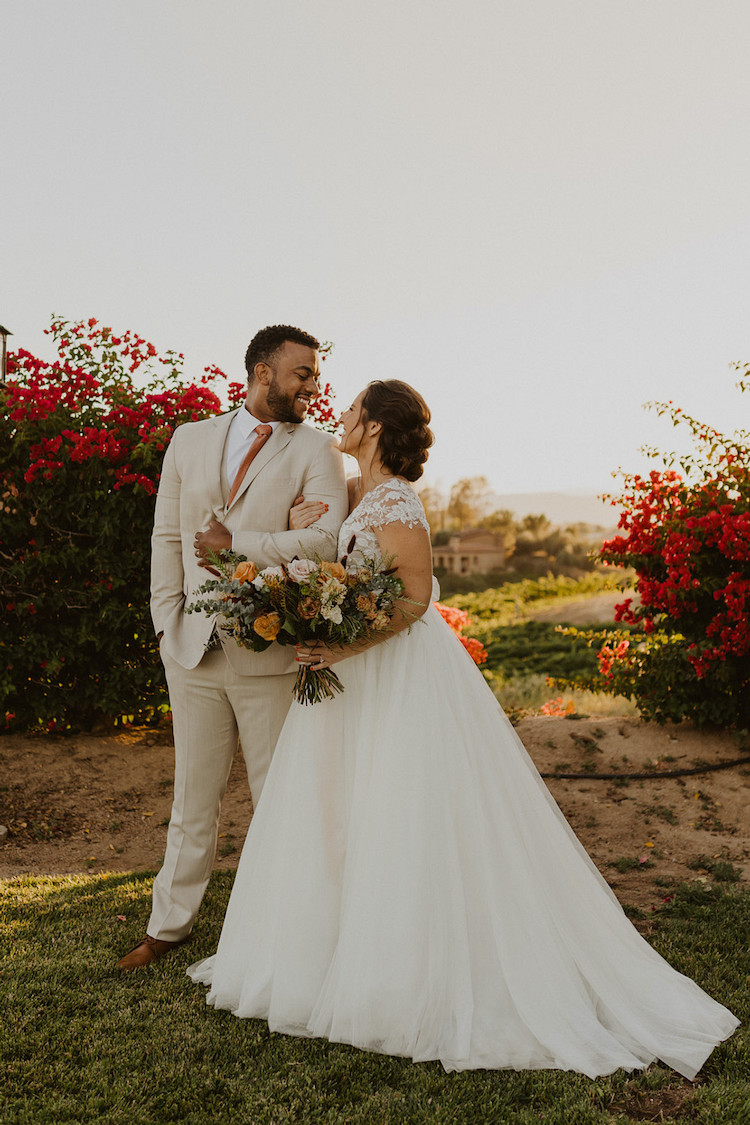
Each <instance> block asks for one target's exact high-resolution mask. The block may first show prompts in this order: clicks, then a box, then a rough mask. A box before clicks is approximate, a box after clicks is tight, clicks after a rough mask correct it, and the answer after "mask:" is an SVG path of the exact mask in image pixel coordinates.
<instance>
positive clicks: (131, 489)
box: [0, 317, 333, 729]
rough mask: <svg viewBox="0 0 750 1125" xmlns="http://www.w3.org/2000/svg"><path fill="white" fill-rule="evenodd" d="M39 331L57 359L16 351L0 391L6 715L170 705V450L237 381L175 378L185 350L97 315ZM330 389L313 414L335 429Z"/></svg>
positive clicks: (8, 718) (139, 714) (149, 713)
mask: <svg viewBox="0 0 750 1125" xmlns="http://www.w3.org/2000/svg"><path fill="white" fill-rule="evenodd" d="M49 334H50V335H51V336H52V338H53V340H54V341H55V344H56V347H57V354H58V358H57V359H56V360H54V361H52V362H51V363H48V362H46V361H44V360H41V359H38V358H37V357H35V356H33V355H31V354H30V353H29V352H27V351H24V350H23V349H21V350H19V351H18V352H16V353H14V354H11V356H10V357H9V364H8V375H9V378H8V385H7V387H6V388H5V390H4V391H2V392H0V508H1V509H2V522H1V524H0V526H1V528H2V530H1V532H0V535H1V539H0V726H1V725H2V717H3V716H4V723H5V726H6V728H10V729H13V728H16V729H33V728H36V727H46V728H48V729H64V728H70V727H78V728H80V727H84V728H86V727H91V726H92V724H94V723H95V722H96V721H97V720H100V719H108V720H112V719H121V718H123V717H125V716H130V717H131V718H136V719H139V720H147V719H150V718H153V717H154V716H155V715H157V714H158V712H159V710H160V709H164V710H166V708H167V702H166V692H165V688H164V681H163V674H162V668H161V662H160V660H159V658H158V652H157V646H156V641H155V638H154V635H153V628H152V625H151V619H150V614H149V555H150V539H151V528H152V524H153V509H154V498H155V494H156V489H157V485H158V480H159V472H160V469H161V462H162V458H163V455H164V450H165V448H166V446H167V443H168V442H169V439H170V437H171V434H172V431H173V430H174V428H175V427H176V426H178V425H180V424H181V423H183V422H189V421H197V420H198V419H201V418H207V417H209V416H211V415H214V414H217V413H220V412H221V411H222V410H223V409H224V408H225V405H224V404H226V403H227V402H228V403H229V405H230V406H234V405H237V404H239V403H240V402H241V401H242V400H243V399H244V396H245V392H246V384H245V383H244V382H241V383H239V382H230V381H229V380H228V379H227V377H226V376H225V375H224V373H223V372H222V371H220V370H219V368H217V367H215V366H211V367H207V368H206V369H205V371H204V373H203V375H202V376H201V378H200V379H199V380H198V381H197V382H196V383H185V382H184V381H183V380H184V374H183V356H182V355H181V354H179V353H176V352H173V351H168V352H166V353H165V354H164V355H161V356H160V355H159V354H158V353H157V350H156V348H155V347H154V345H153V344H150V343H148V342H147V341H146V340H144V339H143V338H142V337H140V336H138V335H137V334H135V333H133V332H124V333H122V334H120V335H117V334H115V333H114V332H113V331H112V329H111V328H107V327H103V326H101V325H100V324H99V323H98V321H96V320H95V319H94V318H93V317H92V318H91V319H90V320H88V321H80V322H78V323H70V322H67V321H65V320H62V319H61V318H59V317H55V318H53V320H52V325H51V328H50V329H49ZM329 350H330V345H326V346H325V348H324V349H323V356H324V357H325V354H326V353H327V352H328V351H329ZM136 376H137V378H138V383H139V385H138V386H136V383H135V377H136ZM326 391H327V392H328V393H327V394H324V395H323V396H321V399H320V400H319V401H318V403H317V404H316V407H315V410H314V412H312V413H313V417H314V419H315V420H316V421H317V422H318V423H319V424H322V425H324V426H325V427H326V428H330V427H331V426H332V425H333V409H332V406H331V402H330V387H326Z"/></svg>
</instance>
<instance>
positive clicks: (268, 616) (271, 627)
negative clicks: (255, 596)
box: [253, 613, 281, 641]
mask: <svg viewBox="0 0 750 1125" xmlns="http://www.w3.org/2000/svg"><path fill="white" fill-rule="evenodd" d="M253 629H254V630H255V632H256V633H257V634H258V636H259V637H262V638H263V640H264V641H274V640H276V638H277V637H278V635H279V632H280V630H281V618H280V617H279V615H278V613H264V614H261V616H260V617H256V619H255V623H254V624H253Z"/></svg>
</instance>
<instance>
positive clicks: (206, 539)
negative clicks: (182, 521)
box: [193, 519, 232, 574]
mask: <svg viewBox="0 0 750 1125" xmlns="http://www.w3.org/2000/svg"><path fill="white" fill-rule="evenodd" d="M193 546H194V547H195V557H196V558H197V560H198V566H202V567H205V569H206V570H210V571H211V573H212V574H218V571H217V570H215V569H214V568H213V567H212V566H211V564H210V563H209V561H208V556H209V553H211V554H214V555H218V554H219V552H220V551H231V549H232V533H231V531H229V529H228V528H226V527H224V524H223V523H219V521H218V520H216V519H213V520H211V521H210V523H209V525H208V531H196V533H195V541H194V543H193Z"/></svg>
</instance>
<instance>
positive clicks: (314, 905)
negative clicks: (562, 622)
mask: <svg viewBox="0 0 750 1125" xmlns="http://www.w3.org/2000/svg"><path fill="white" fill-rule="evenodd" d="M429 420H430V414H429V410H428V409H427V406H426V405H425V403H424V401H423V399H422V398H421V396H420V395H419V394H417V392H416V391H414V390H413V389H412V388H411V387H409V386H407V384H405V383H401V382H398V381H396V380H388V381H384V382H375V383H371V384H370V385H369V386H368V387H367V388H366V390H365V391H363V392H362V393H361V394H360V395H359V396H358V397H357V398H356V399H355V401H354V403H353V404H352V406H351V407H350V408H349V410H347V411H346V412H345V413H344V415H343V416H342V425H343V431H344V434H343V438H342V441H341V448H342V450H344V451H345V452H346V453H350V454H353V455H354V456H355V457H356V458H357V461H358V462H359V467H360V473H361V476H360V481H359V485H358V489H357V492H358V495H356V496H355V497H354V498H353V504H354V506H353V510H352V511H351V514H350V515H349V517H348V518H347V520H346V521H345V522H344V524H343V526H342V528H341V532H340V536H339V554H340V555H343V554H344V553H345V552H346V553H347V554H348V565H356V564H357V559H358V557H359V556H360V553H364V554H365V555H386V556H391V555H393V556H395V557H396V563H397V565H398V574H399V576H400V577H401V578H402V580H403V582H404V588H405V589H404V597H405V598H408V599H410V603H419V605H418V607H417V611H418V613H419V614H420V618H419V620H417V621H415V620H414V612H413V610H414V608H415V607H414V605H413V604H410V606H409V612H408V613H407V612H404V614H403V615H402V616H401V617H400V618H394V621H393V627H392V629H391V634H390V636H389V637H388V639H387V640H386V641H385V643H372V644H370V645H369V646H368V647H366V648H357V649H335V650H333V649H330V648H326V647H325V646H322V645H316V646H313V647H304V646H301V647H299V648H298V659H299V660H300V661H302V662H305V663H308V664H310V666H311V667H313V668H316V669H319V668H324V667H328V666H329V665H331V664H335V665H336V672H337V674H338V676H339V678H340V680H341V682H342V683H343V685H344V689H345V690H344V692H343V693H342V694H341V695H339V696H337V697H336V698H335V699H333V700H331V701H325V702H322V703H319V704H317V705H315V706H313V707H311V708H310V707H303V706H302V705H300V704H297V703H293V704H292V707H291V710H290V712H289V716H288V718H287V721H286V723H285V726H284V728H283V730H282V733H281V737H280V739H279V743H278V746H277V748H276V752H275V754H274V758H273V761H272V763H271V767H270V771H269V774H268V780H267V782H266V786H265V789H264V791H263V796H262V799H261V800H260V801H259V804H258V809H257V811H256V813H255V816H254V818H253V821H252V824H251V826H250V830H249V833H248V836H247V840H246V842H245V847H244V850H243V853H242V858H241V861H240V864H239V868H238V871H237V876H236V880H235V883H234V889H233V891H232V895H231V898H230V901H229V906H228V909H227V914H226V918H225V921H224V927H223V930H222V933H221V938H220V941H219V946H218V950H217V952H216V954H215V955H214V956H213V957H209V958H208V959H207V960H205V961H202V962H199V963H198V964H196V965H193V966H191V968H190V969H189V970H188V972H189V974H190V976H191V977H192V979H193V980H194V981H197V982H202V983H204V984H207V985H209V986H210V990H209V992H208V996H207V1001H208V1003H209V1004H212V1005H214V1006H215V1007H217V1008H225V1009H229V1010H230V1011H232V1012H233V1013H234V1014H235V1015H236V1016H239V1017H243V1018H244V1017H259V1018H263V1019H266V1020H267V1021H268V1025H269V1027H270V1029H271V1030H272V1031H280V1032H285V1033H287V1034H290V1035H303V1036H322V1037H325V1038H327V1039H329V1040H332V1041H335V1042H341V1043H351V1044H353V1045H355V1046H357V1047H361V1048H364V1049H366V1050H370V1051H381V1052H385V1053H387V1054H392V1055H404V1056H406V1057H409V1058H412V1059H413V1060H414V1061H425V1060H428V1059H439V1060H440V1061H441V1062H442V1064H443V1066H444V1067H445V1069H446V1070H465V1069H469V1068H475V1067H488V1068H499V1067H512V1068H515V1069H516V1070H521V1069H531V1068H535V1069H536V1068H550V1067H553V1068H558V1069H565V1070H576V1071H580V1072H582V1073H583V1074H587V1075H589V1076H590V1077H595V1076H597V1075H602V1074H609V1073H611V1072H612V1071H614V1070H616V1069H617V1068H618V1067H624V1068H626V1069H633V1068H637V1067H645V1066H647V1065H648V1064H649V1063H650V1062H652V1061H653V1060H654V1059H661V1060H662V1061H663V1062H664V1063H666V1064H667V1065H669V1066H671V1067H673V1068H674V1069H675V1070H677V1071H679V1072H680V1073H681V1074H683V1075H685V1076H686V1077H688V1078H693V1077H694V1076H695V1074H696V1073H697V1071H698V1070H699V1069H700V1067H701V1066H702V1064H703V1063H704V1062H705V1060H706V1058H707V1057H708V1055H709V1054H710V1053H711V1051H712V1050H713V1049H714V1047H715V1046H716V1044H717V1043H719V1042H721V1041H722V1040H723V1039H726V1038H727V1037H728V1036H729V1035H731V1033H732V1032H733V1031H734V1029H735V1028H736V1027H737V1026H738V1021H737V1020H736V1019H735V1017H734V1016H733V1015H732V1014H731V1012H729V1011H728V1010H727V1009H726V1008H724V1007H722V1006H721V1005H720V1004H718V1003H716V1002H715V1001H714V1000H712V999H711V998H710V997H709V996H707V995H706V994H705V993H704V992H702V991H701V989H700V988H699V987H698V986H697V985H696V984H694V983H693V981H692V980H689V979H688V978H687V977H685V976H682V975H681V974H680V973H678V972H676V970H674V969H673V968H671V966H670V965H669V964H668V963H667V962H666V961H664V960H663V959H662V958H661V957H660V956H659V955H658V954H657V953H656V952H655V951H654V950H653V949H652V948H651V946H650V945H648V943H647V942H646V941H645V940H644V939H643V938H641V937H640V935H639V934H638V933H637V931H636V930H635V929H634V928H633V926H632V925H631V924H630V922H629V921H628V920H627V918H626V917H625V914H624V913H623V911H622V909H621V907H620V906H619V904H618V902H617V900H616V898H615V897H614V895H613V893H612V892H611V890H610V889H609V887H608V886H607V884H606V883H605V881H604V879H603V878H602V877H601V875H600V874H599V872H598V871H597V869H596V868H595V867H594V865H593V863H592V862H591V860H590V859H589V857H588V855H587V854H586V852H585V851H584V849H583V847H582V846H581V844H580V843H579V841H578V839H577V838H576V836H575V835H574V834H573V831H572V830H571V828H570V827H569V825H568V824H567V822H566V820H565V819H564V817H563V815H562V813H561V812H560V810H559V809H558V807H557V805H556V804H555V802H554V800H553V799H552V797H551V795H550V793H549V792H548V791H547V789H546V787H545V785H544V783H543V782H542V780H541V778H540V777H539V774H538V773H537V771H536V769H535V768H534V765H533V764H532V762H531V759H530V758H529V756H528V754H527V753H526V751H525V749H524V747H523V745H522V743H521V741H520V740H519V738H518V736H517V735H516V733H515V731H514V730H513V727H512V726H511V725H510V723H509V722H508V720H507V718H506V717H505V715H504V714H503V712H502V710H501V708H500V706H499V704H498V703H497V701H496V700H495V697H494V696H493V694H492V692H491V691H490V689H489V687H488V686H487V684H486V683H485V681H484V679H483V677H482V675H481V673H480V672H479V671H478V670H477V668H476V666H475V665H474V664H473V662H472V661H471V658H470V657H469V656H468V655H467V653H466V652H465V650H464V648H463V646H462V645H461V644H460V642H459V640H458V639H457V637H456V636H455V635H454V634H453V633H452V631H451V630H450V628H449V627H448V626H447V625H446V624H445V622H444V621H443V620H442V618H441V617H440V615H439V613H438V612H437V610H436V609H435V608H434V606H432V605H431V593H432V579H431V554H430V538H429V528H428V525H427V521H426V519H425V515H424V510H423V508H422V505H421V503H420V501H419V498H418V497H417V495H416V493H415V491H414V489H413V488H412V487H411V484H410V483H409V482H411V481H414V480H417V479H418V477H419V476H420V475H421V473H422V464H423V462H424V461H425V460H426V458H427V450H428V448H429V446H430V445H431V444H432V434H431V432H430V430H429V429H428V423H429ZM318 514H319V511H318V507H317V506H316V505H308V504H304V503H303V504H301V505H300V506H299V508H298V510H296V511H294V510H293V513H292V516H291V517H290V518H291V520H292V525H293V526H302V525H303V524H304V522H305V521H312V520H314V519H315V518H317V515H318ZM295 521H296V522H295ZM353 538H354V544H353V547H352V546H351V540H352V539H353Z"/></svg>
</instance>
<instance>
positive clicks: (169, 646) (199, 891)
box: [118, 325, 347, 970]
mask: <svg viewBox="0 0 750 1125" xmlns="http://www.w3.org/2000/svg"><path fill="white" fill-rule="evenodd" d="M319 347H320V345H319V343H318V341H317V340H316V339H315V337H314V336H310V335H308V333H307V332H302V331H301V330H300V329H299V328H292V327H290V326H289V325H274V326H273V327H270V328H263V329H262V330H261V331H260V332H258V334H257V335H256V336H255V337H254V338H253V339H252V341H251V343H250V346H249V348H248V349H247V354H246V356H245V366H246V368H247V380H248V389H247V397H246V399H245V404H244V406H243V407H241V408H240V409H239V410H235V411H232V412H231V413H229V414H223V415H220V416H218V417H215V418H207V419H205V420H203V421H201V422H188V423H186V424H185V425H183V426H179V427H178V428H177V429H176V430H175V433H174V436H173V438H172V441H171V443H170V445H169V448H168V449H167V452H166V454H165V457H164V464H163V466H162V473H161V481H160V484H159V493H158V496H157V500H156V514H155V518H154V533H153V538H152V558H151V614H152V617H153V620H154V626H155V628H156V631H157V635H158V637H159V641H160V651H161V657H162V661H163V663H164V669H165V672H166V677H167V686H168V688H169V698H170V703H171V706H172V717H173V724H174V743H175V786H174V803H173V805H172V816H171V820H170V822H169V830H168V833H167V849H166V853H165V856H164V863H163V866H162V868H161V871H160V872H159V874H158V875H157V876H156V880H155V882H154V888H153V906H152V911H151V918H150V920H149V923H148V927H147V932H146V935H145V937H144V938H143V940H142V941H141V942H140V944H139V945H137V946H136V947H135V949H133V950H132V951H131V952H130V953H129V954H127V956H125V957H123V958H122V960H120V961H119V962H118V968H120V969H125V970H129V969H136V968H140V967H141V966H143V965H148V964H150V963H151V962H152V961H155V960H157V959H158V958H159V957H161V956H163V955H164V954H165V953H167V952H168V951H169V950H170V949H173V948H174V947H175V946H176V945H179V944H180V943H181V942H182V941H184V940H185V939H186V938H187V937H188V935H189V934H190V931H191V929H192V925H193V919H194V918H195V915H196V913H197V911H198V907H199V906H200V903H201V899H202V898H203V893H204V891H205V889H206V885H207V883H208V879H209V876H210V874H211V868H212V866H213V860H214V855H215V852H216V840H217V832H218V820H219V806H220V803H221V798H222V796H223V795H224V790H225V788H226V784H227V778H228V776H229V769H230V766H231V764H232V758H233V756H234V753H235V751H236V749H237V737H238V735H239V739H240V742H241V744H242V752H243V754H244V757H245V763H246V766H247V776H248V781H249V783H250V791H251V793H252V798H253V803H254V804H255V805H257V802H258V799H259V797H260V794H261V790H262V788H263V782H264V780H265V777H266V772H267V770H268V766H269V763H270V761H271V754H272V753H273V749H274V746H275V744H276V740H277V738H278V736H279V732H280V730H281V727H282V725H283V722H284V718H285V717H286V713H287V711H288V709H289V705H290V703H291V698H292V685H293V683H294V676H295V665H294V659H293V656H290V653H293V649H288V648H282V647H281V646H279V645H272V646H271V647H270V648H269V649H267V650H266V651H265V652H262V653H255V652H252V651H250V650H249V649H245V648H240V647H239V646H238V645H237V644H236V642H235V641H234V640H232V639H230V638H228V637H227V636H226V635H225V634H224V633H223V632H222V631H220V630H217V629H216V628H215V625H214V620H213V619H211V618H208V617H206V616H204V615H203V614H201V613H194V614H186V613H185V612H184V610H185V606H186V604H190V602H191V601H193V600H194V599H195V593H196V590H197V588H198V587H199V586H200V585H201V583H202V582H204V581H205V580H206V578H207V577H208V574H207V568H208V566H209V564H208V558H209V554H210V552H214V553H218V552H219V551H221V550H224V549H229V548H231V549H233V550H234V551H236V552H237V553H239V554H243V555H246V556H247V557H248V558H249V559H251V560H252V561H253V562H254V563H256V565H257V566H258V568H259V569H263V568H264V567H266V566H275V565H278V564H279V563H282V562H288V561H289V560H290V559H292V558H294V556H295V555H298V556H300V557H315V556H316V555H317V556H320V557H322V558H328V559H333V558H334V557H335V554H336V543H337V535H338V529H339V526H340V525H341V523H342V521H343V520H344V518H345V516H346V509H347V495H346V483H345V479H344V468H343V463H342V458H341V454H340V453H339V452H338V450H337V449H336V447H335V445H334V443H333V441H332V439H331V436H330V434H325V433H322V432H321V431H320V430H316V429H313V428H312V427H310V426H305V425H301V423H302V422H304V418H305V415H306V413H307V409H308V407H309V405H310V403H311V401H312V400H313V399H314V398H316V397H317V395H318V394H319V393H320V386H319V380H320V363H319V355H318V349H319ZM300 495H304V497H305V499H306V500H308V501H311V500H319V501H323V502H324V503H326V504H327V505H328V509H327V511H326V512H325V513H324V514H323V515H322V516H321V518H320V519H319V520H318V521H317V522H316V523H315V524H313V525H312V526H311V527H308V528H306V529H305V530H301V531H289V530H287V529H288V520H289V509H290V508H291V507H292V504H293V502H294V500H295V498H296V497H298V496H300Z"/></svg>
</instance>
